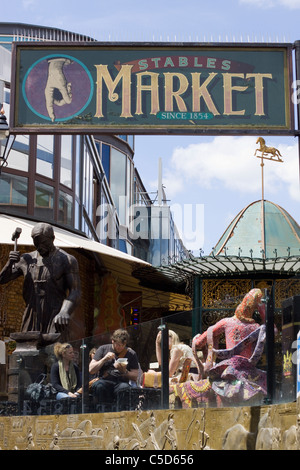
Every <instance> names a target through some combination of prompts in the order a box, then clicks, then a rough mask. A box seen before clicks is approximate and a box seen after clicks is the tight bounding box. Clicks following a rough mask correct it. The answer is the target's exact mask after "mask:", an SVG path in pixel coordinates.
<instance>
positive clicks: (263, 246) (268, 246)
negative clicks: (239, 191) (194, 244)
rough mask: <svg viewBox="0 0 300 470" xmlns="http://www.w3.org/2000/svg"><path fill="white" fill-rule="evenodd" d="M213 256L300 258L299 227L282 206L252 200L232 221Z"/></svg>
mask: <svg viewBox="0 0 300 470" xmlns="http://www.w3.org/2000/svg"><path fill="white" fill-rule="evenodd" d="M213 254H214V255H227V256H250V257H253V258H277V257H282V256H290V255H296V256H297V255H298V256H299V255H300V226H299V224H298V223H297V222H296V221H295V220H294V219H293V218H292V217H291V215H290V214H289V213H288V212H286V210H284V209H283V208H282V207H280V206H278V205H277V204H274V203H273V202H270V201H266V200H264V201H261V200H259V201H255V202H253V203H251V204H249V205H248V206H247V207H245V209H243V210H242V211H241V212H239V214H238V215H237V216H236V217H235V218H234V220H233V221H232V222H231V224H230V225H229V226H228V228H227V229H226V230H225V232H224V234H223V235H222V236H221V238H220V240H219V241H218V243H217V244H216V246H215V248H214V250H213Z"/></svg>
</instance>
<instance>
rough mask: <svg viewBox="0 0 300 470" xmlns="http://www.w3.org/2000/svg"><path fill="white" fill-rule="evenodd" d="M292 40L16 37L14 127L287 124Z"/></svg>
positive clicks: (194, 128) (175, 129)
mask: <svg viewBox="0 0 300 470" xmlns="http://www.w3.org/2000/svg"><path fill="white" fill-rule="evenodd" d="M291 50H292V48H291V45H281V46H280V45H278V46H277V45H276V46H275V45H270V46H266V45H256V46H253V45H251V46H250V45H249V46H247V45H236V46H226V45H220V46H213V45H212V46H209V45H208V46H205V47H204V46H203V47H202V46H197V45H189V44H186V45H180V46H177V45H174V44H172V45H168V46H166V45H147V44H137V45H129V44H126V45H125V44H124V43H120V44H112V45H107V44H102V43H88V44H84V45H79V44H78V43H77V44H76V45H74V44H73V45H72V44H69V43H64V44H62V43H60V44H53V43H40V44H37V43H34V44H32V43H31V44H28V43H27V44H24V43H21V44H20V43H15V44H14V51H13V70H14V73H13V77H12V81H13V87H12V89H13V92H14V93H13V94H14V96H13V106H12V110H13V112H12V116H11V128H12V130H13V131H18V132H19V131H20V130H22V132H24V133H30V132H37V130H38V131H39V132H41V131H42V132H49V133H53V132H56V131H57V132H59V133H72V132H80V131H81V132H83V133H97V132H98V131H100V132H110V133H128V134H129V133H132V134H138V133H141V134H150V133H153V134H160V133H177V134H180V133H182V134H184V133H206V134H215V133H219V132H225V133H226V132H227V133H233V132H240V133H247V132H258V131H259V132H260V133H263V132H265V133H270V132H274V133H276V132H279V131H280V132H283V133H285V132H286V133H288V132H289V131H291V130H292V129H293V116H292V109H293V106H292V102H291V93H292V91H291V90H292V88H291V76H292V72H291V69H292V66H291V62H292V60H291Z"/></svg>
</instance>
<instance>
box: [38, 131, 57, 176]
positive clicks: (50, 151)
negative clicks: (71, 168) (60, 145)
mask: <svg viewBox="0 0 300 470" xmlns="http://www.w3.org/2000/svg"><path fill="white" fill-rule="evenodd" d="M53 165H54V137H53V135H38V137H37V149H36V172H37V173H39V174H40V175H44V176H47V178H53Z"/></svg>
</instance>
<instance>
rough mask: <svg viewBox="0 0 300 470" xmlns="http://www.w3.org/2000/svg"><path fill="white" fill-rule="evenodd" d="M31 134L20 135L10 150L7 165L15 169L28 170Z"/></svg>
mask: <svg viewBox="0 0 300 470" xmlns="http://www.w3.org/2000/svg"><path fill="white" fill-rule="evenodd" d="M28 156H29V136H27V135H18V136H17V137H16V140H15V141H14V144H13V147H12V149H11V150H10V152H9V156H8V159H7V163H8V165H7V167H8V168H13V169H15V170H21V171H28V158H29V157H28Z"/></svg>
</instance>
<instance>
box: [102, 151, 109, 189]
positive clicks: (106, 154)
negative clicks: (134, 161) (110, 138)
mask: <svg viewBox="0 0 300 470" xmlns="http://www.w3.org/2000/svg"><path fill="white" fill-rule="evenodd" d="M102 165H103V169H104V173H105V176H106V179H107V181H108V184H109V183H110V146H109V145H106V144H102Z"/></svg>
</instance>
